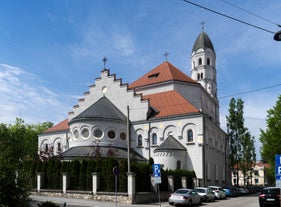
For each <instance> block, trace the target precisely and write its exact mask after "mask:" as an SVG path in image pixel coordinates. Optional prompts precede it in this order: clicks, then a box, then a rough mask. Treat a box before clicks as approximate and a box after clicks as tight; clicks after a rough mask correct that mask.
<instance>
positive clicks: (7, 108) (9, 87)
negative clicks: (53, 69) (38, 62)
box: [0, 64, 66, 123]
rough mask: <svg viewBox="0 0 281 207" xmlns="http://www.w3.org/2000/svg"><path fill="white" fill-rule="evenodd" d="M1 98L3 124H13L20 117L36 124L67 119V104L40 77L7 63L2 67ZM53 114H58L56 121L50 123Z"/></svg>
mask: <svg viewBox="0 0 281 207" xmlns="http://www.w3.org/2000/svg"><path fill="white" fill-rule="evenodd" d="M0 99H1V105H0V122H1V123H12V122H14V121H15V119H16V118H18V117H21V118H22V119H23V120H24V121H26V122H32V123H34V122H43V121H52V122H56V121H59V119H60V118H62V116H63V115H64V116H66V112H65V110H66V109H65V107H64V106H63V103H62V102H61V101H60V100H59V99H58V98H57V96H56V94H55V93H53V92H52V91H50V90H49V89H48V88H46V87H45V86H42V85H41V84H40V81H39V78H38V77H36V76H35V75H34V74H31V73H28V72H26V71H25V70H23V69H21V68H18V67H14V66H11V65H7V64H0ZM50 114H54V117H53V120H49V118H50Z"/></svg>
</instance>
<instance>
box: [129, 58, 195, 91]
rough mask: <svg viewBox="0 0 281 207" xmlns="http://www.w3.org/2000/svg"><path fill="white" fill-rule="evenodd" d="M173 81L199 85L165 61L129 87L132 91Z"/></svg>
mask: <svg viewBox="0 0 281 207" xmlns="http://www.w3.org/2000/svg"><path fill="white" fill-rule="evenodd" d="M171 80H176V81H184V82H190V83H197V82H196V81H194V80H193V79H191V78H190V77H188V76H187V75H186V74H185V73H183V72H182V71H180V70H179V69H177V68H176V67H175V66H173V65H172V64H171V63H169V62H168V61H165V62H163V63H162V64H160V65H158V66H157V67H156V68H154V69H153V70H151V71H150V72H148V73H146V74H145V75H144V76H142V77H141V78H139V79H138V80H136V81H134V82H133V83H131V84H130V85H129V88H130V89H132V88H137V87H141V86H145V85H151V84H155V83H161V82H166V81H171Z"/></svg>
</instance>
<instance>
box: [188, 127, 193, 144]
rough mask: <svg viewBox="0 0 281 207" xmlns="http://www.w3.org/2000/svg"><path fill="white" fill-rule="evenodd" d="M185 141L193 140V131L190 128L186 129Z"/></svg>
mask: <svg viewBox="0 0 281 207" xmlns="http://www.w3.org/2000/svg"><path fill="white" fill-rule="evenodd" d="M187 142H193V131H192V130H191V129H189V130H188V131H187Z"/></svg>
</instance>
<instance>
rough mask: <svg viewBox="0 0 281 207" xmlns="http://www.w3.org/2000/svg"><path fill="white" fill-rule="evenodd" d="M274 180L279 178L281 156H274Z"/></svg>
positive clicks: (280, 173)
mask: <svg viewBox="0 0 281 207" xmlns="http://www.w3.org/2000/svg"><path fill="white" fill-rule="evenodd" d="M275 178H276V180H280V178H281V155H275Z"/></svg>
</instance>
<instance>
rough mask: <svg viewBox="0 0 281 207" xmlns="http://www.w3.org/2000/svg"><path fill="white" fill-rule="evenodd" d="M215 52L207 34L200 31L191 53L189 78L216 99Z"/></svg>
mask: <svg viewBox="0 0 281 207" xmlns="http://www.w3.org/2000/svg"><path fill="white" fill-rule="evenodd" d="M216 76H217V70H216V52H215V49H214V46H213V44H212V42H211V40H210V38H209V36H208V35H207V34H206V33H205V32H204V25H202V31H201V33H200V34H199V35H198V37H197V39H196V41H195V43H194V45H193V49H192V54H191V78H192V79H193V80H195V81H197V82H198V83H200V84H201V85H202V86H203V88H205V90H206V91H207V92H208V93H209V94H210V95H211V96H212V97H214V98H216V99H217V78H216Z"/></svg>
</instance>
